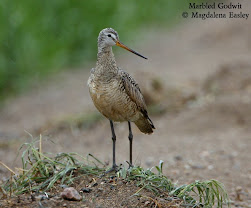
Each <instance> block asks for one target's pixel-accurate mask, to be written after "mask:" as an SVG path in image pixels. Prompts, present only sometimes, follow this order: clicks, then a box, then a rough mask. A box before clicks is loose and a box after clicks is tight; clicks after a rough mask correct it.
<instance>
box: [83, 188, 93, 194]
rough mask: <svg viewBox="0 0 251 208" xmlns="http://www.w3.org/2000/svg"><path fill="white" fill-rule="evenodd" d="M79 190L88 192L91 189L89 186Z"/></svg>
mask: <svg viewBox="0 0 251 208" xmlns="http://www.w3.org/2000/svg"><path fill="white" fill-rule="evenodd" d="M81 191H83V192H84V193H90V192H91V191H92V189H90V188H82V189H81Z"/></svg>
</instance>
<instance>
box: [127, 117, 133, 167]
mask: <svg viewBox="0 0 251 208" xmlns="http://www.w3.org/2000/svg"><path fill="white" fill-rule="evenodd" d="M128 127H129V135H128V139H129V142H130V146H129V151H130V164H129V166H130V167H131V166H132V140H133V135H132V128H131V122H130V121H128Z"/></svg>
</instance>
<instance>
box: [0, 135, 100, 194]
mask: <svg viewBox="0 0 251 208" xmlns="http://www.w3.org/2000/svg"><path fill="white" fill-rule="evenodd" d="M36 143H37V141H33V142H32V143H25V144H23V145H22V146H21V148H23V147H26V149H25V150H24V151H23V153H22V157H21V158H22V168H21V169H19V172H20V173H19V174H15V175H14V176H13V177H12V178H11V179H9V180H8V181H7V182H6V183H5V184H4V185H3V187H4V189H5V191H7V192H10V191H12V192H13V193H14V194H16V195H19V194H21V193H25V192H32V191H39V190H44V191H46V190H49V189H52V188H54V186H55V184H62V185H63V184H71V183H73V182H74V180H76V179H77V177H78V174H76V173H77V172H79V173H81V174H82V175H83V174H86V175H98V174H100V173H101V172H103V171H104V168H101V167H98V165H97V164H99V166H100V165H102V166H103V164H102V163H101V162H100V161H99V160H98V159H96V158H95V157H93V156H92V155H89V157H87V158H85V157H82V156H80V155H79V154H77V153H59V154H57V155H56V156H50V154H47V153H43V152H42V146H41V137H40V148H37V147H36ZM21 148H20V149H21ZM78 158H81V159H82V160H84V161H85V162H81V161H80V160H79V159H78ZM12 173H14V171H12Z"/></svg>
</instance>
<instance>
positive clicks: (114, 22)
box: [0, 0, 187, 99]
mask: <svg viewBox="0 0 251 208" xmlns="http://www.w3.org/2000/svg"><path fill="white" fill-rule="evenodd" d="M186 5H187V2H186V1H166V0H159V1H158V2H156V1H154V0H146V1H134V0H128V1H125V2H124V1H116V0H110V1H102V0H93V1H76V0H53V1H50V0H36V1H33V0H22V1H19V0H11V1H10V0H2V1H0V26H1V33H0V46H1V47H0V99H1V98H3V97H5V96H8V95H10V94H13V93H16V92H20V91H22V90H23V89H25V88H27V86H30V85H29V84H30V83H31V82H34V80H35V81H36V80H39V79H41V77H46V76H48V75H49V74H52V73H56V72H58V71H59V70H62V69H63V68H70V67H71V68H72V67H75V66H82V65H84V64H85V63H86V62H89V61H90V60H93V59H94V58H95V57H96V51H97V48H96V44H97V43H96V40H97V36H98V33H99V31H100V30H101V29H103V28H105V27H113V28H115V29H116V30H117V31H118V32H119V34H120V36H121V39H122V40H123V41H127V40H134V41H136V40H139V39H141V38H140V37H138V32H139V29H140V28H142V27H147V26H149V25H154V26H161V27H162V28H163V27H164V28H166V27H168V26H169V25H170V24H171V23H172V22H174V21H175V19H176V18H177V16H180V11H182V10H183V8H184V7H185V6H186Z"/></svg>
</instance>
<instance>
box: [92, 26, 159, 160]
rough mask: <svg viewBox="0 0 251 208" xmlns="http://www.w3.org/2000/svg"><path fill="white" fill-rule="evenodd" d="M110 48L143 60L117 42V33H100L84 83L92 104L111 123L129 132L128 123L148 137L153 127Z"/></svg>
mask: <svg viewBox="0 0 251 208" xmlns="http://www.w3.org/2000/svg"><path fill="white" fill-rule="evenodd" d="M113 45H118V46H120V47H122V48H125V49H127V50H129V51H131V52H133V53H135V54H136V55H139V56H141V57H143V58H145V57H144V56H142V55H140V54H138V53H137V52H135V51H133V50H131V49H129V48H128V47H126V46H125V45H123V44H122V43H121V42H119V36H118V33H117V32H116V31H115V30H113V29H112V28H106V29H104V30H102V31H101V32H100V34H99V37H98V57H97V63H96V67H95V68H93V69H92V70H91V76H90V77H89V79H88V86H89V90H90V95H91V98H92V100H93V103H94V105H95V106H96V108H97V109H98V110H99V111H100V112H101V113H102V114H103V115H104V116H105V117H106V118H108V119H109V120H110V121H111V122H112V121H116V122H122V121H128V122H129V131H130V122H134V123H135V124H136V126H137V127H138V128H139V129H140V131H141V132H143V133H146V134H151V133H152V132H153V129H154V128H155V127H154V125H153V123H152V121H151V119H150V118H149V116H148V113H147V109H146V104H145V101H144V98H143V95H142V93H141V91H140V88H139V86H138V84H137V83H136V81H135V80H134V79H133V78H132V77H131V76H130V75H129V74H128V73H127V72H125V71H123V70H122V69H120V68H118V67H117V65H116V61H115V58H114V54H113V52H112V46H113ZM111 127H112V128H113V126H111ZM112 131H113V129H112ZM129 133H130V132H129ZM114 135H115V133H114ZM131 137H132V135H131ZM131 140H132V139H131ZM131 140H130V141H131ZM130 159H131V158H130ZM130 162H132V161H130Z"/></svg>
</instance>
